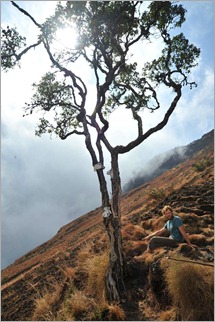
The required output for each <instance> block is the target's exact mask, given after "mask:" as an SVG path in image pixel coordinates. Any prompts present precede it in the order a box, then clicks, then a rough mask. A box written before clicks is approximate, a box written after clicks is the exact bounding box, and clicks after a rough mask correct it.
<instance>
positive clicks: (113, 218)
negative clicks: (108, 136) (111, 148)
mask: <svg viewBox="0 0 215 322" xmlns="http://www.w3.org/2000/svg"><path fill="white" fill-rule="evenodd" d="M111 157H112V160H111V165H112V173H111V183H112V211H111V213H110V215H109V216H108V217H104V224H105V227H106V230H107V234H108V236H109V240H110V255H109V264H108V268H107V272H106V296H107V299H108V301H119V302H120V301H123V300H125V297H126V290H125V285H124V281H123V253H122V237H121V218H120V210H119V201H120V195H121V183H120V175H119V166H118V154H117V153H116V154H115V153H114V154H112V155H111Z"/></svg>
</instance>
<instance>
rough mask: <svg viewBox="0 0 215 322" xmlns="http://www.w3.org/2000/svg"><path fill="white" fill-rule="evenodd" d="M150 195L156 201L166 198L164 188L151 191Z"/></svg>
mask: <svg viewBox="0 0 215 322" xmlns="http://www.w3.org/2000/svg"><path fill="white" fill-rule="evenodd" d="M148 194H149V196H150V197H151V198H153V199H155V200H162V199H164V197H165V196H166V193H165V190H164V189H162V188H154V189H151V190H150V191H149V193H148Z"/></svg>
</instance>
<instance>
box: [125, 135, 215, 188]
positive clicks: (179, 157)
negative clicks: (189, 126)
mask: <svg viewBox="0 0 215 322" xmlns="http://www.w3.org/2000/svg"><path fill="white" fill-rule="evenodd" d="M213 142H214V130H212V131H210V132H208V133H206V134H204V135H203V136H202V137H201V138H200V139H198V140H195V141H193V142H191V143H190V144H188V145H186V146H181V147H177V148H174V149H171V150H169V151H167V152H165V153H162V154H159V155H157V156H155V157H154V158H153V159H151V160H150V161H149V162H148V163H147V164H146V165H145V166H144V168H143V169H141V170H140V171H139V173H138V174H137V175H136V176H135V177H133V178H132V180H130V181H129V182H127V183H126V184H125V186H124V187H123V190H124V192H128V191H129V190H131V189H134V188H137V187H139V186H141V185H143V184H144V183H146V182H149V181H151V180H152V179H154V178H156V177H157V176H159V175H161V174H162V173H164V172H165V171H167V170H170V169H172V168H173V167H175V166H177V165H178V164H180V163H181V162H184V161H186V160H188V159H190V158H192V157H193V156H194V155H195V154H196V153H198V152H199V151H201V150H202V149H204V148H205V147H206V146H210V145H211V144H213Z"/></svg>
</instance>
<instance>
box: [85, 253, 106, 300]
mask: <svg viewBox="0 0 215 322" xmlns="http://www.w3.org/2000/svg"><path fill="white" fill-rule="evenodd" d="M107 265H108V253H106V252H105V253H103V254H101V255H97V254H95V255H93V256H91V257H89V258H87V260H86V261H85V265H84V268H83V269H84V270H85V272H86V273H87V279H86V284H85V292H86V293H87V294H90V295H91V296H92V295H93V296H94V298H96V300H97V301H98V302H99V303H100V304H103V303H104V302H105V274H106V270H107Z"/></svg>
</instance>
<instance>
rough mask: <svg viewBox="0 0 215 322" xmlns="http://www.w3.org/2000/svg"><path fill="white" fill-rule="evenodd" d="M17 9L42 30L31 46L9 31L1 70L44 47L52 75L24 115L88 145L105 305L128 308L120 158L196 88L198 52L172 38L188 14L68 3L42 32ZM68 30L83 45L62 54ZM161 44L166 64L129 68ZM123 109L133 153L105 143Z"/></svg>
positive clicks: (130, 4)
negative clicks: (104, 243)
mask: <svg viewBox="0 0 215 322" xmlns="http://www.w3.org/2000/svg"><path fill="white" fill-rule="evenodd" d="M11 3H12V5H13V6H14V7H16V8H17V9H18V10H19V11H20V12H21V13H22V14H24V15H25V16H27V17H28V18H29V19H30V20H31V21H32V23H34V24H35V25H36V26H37V27H38V40H37V42H36V43H34V44H31V45H30V46H27V45H26V38H25V37H23V36H21V35H20V34H19V32H18V31H17V29H16V28H14V27H13V28H11V27H9V26H8V27H7V28H6V29H3V30H2V50H1V63H2V69H3V70H4V71H6V72H7V71H8V70H9V69H11V68H14V67H15V66H16V65H17V64H19V63H20V60H21V58H22V57H23V56H24V55H25V54H27V53H28V52H29V51H30V50H31V49H32V48H35V47H38V46H40V45H41V46H44V48H45V51H46V53H47V54H48V57H49V59H50V61H51V67H52V69H51V70H49V71H48V72H47V73H46V74H45V75H44V76H43V77H42V79H41V81H40V82H39V83H38V84H36V83H34V84H33V87H34V95H33V97H32V100H31V102H30V103H28V104H27V103H26V106H25V112H26V115H28V114H30V113H32V112H33V111H35V110H40V111H43V116H42V117H41V118H40V120H39V122H40V123H39V125H38V129H37V131H36V134H37V135H39V136H40V135H41V134H43V133H55V134H56V135H57V136H59V137H60V138H61V139H62V140H65V139H66V138H68V137H70V136H71V135H74V134H77V135H81V136H83V138H84V139H85V145H86V148H87V150H88V151H89V153H90V156H91V160H92V165H93V167H94V169H95V171H96V174H97V177H98V181H99V185H100V191H101V199H102V208H103V222H104V226H105V228H106V231H107V234H108V237H109V242H110V257H109V265H108V269H107V274H106V294H107V299H108V300H110V301H120V300H123V299H125V294H126V290H125V285H124V281H123V270H124V256H123V250H122V239H121V229H120V227H121V214H120V196H121V180H120V172H119V164H118V157H119V155H120V154H124V153H127V152H129V151H131V150H132V149H134V148H135V147H137V146H138V145H140V144H141V143H142V142H143V141H144V140H146V139H147V138H148V137H149V136H151V135H152V134H153V133H155V132H157V131H160V130H161V129H163V128H164V127H165V125H166V124H167V123H168V121H169V118H170V116H171V115H172V113H173V111H174V110H175V108H176V106H177V104H178V102H179V100H180V98H181V96H182V88H183V87H184V86H187V85H189V86H190V89H192V87H193V86H196V83H195V82H191V81H190V80H189V75H190V73H191V70H192V68H193V67H195V66H196V65H197V58H198V57H199V55H200V49H198V48H197V47H195V46H194V45H193V44H190V43H189V41H188V40H187V39H186V38H185V36H184V35H183V33H179V34H174V31H175V29H176V28H180V27H181V26H182V24H183V22H184V21H185V13H186V10H185V9H184V8H183V6H182V5H180V4H175V3H173V2H169V1H154V2H150V3H149V5H148V8H147V9H144V4H143V3H142V1H88V2H87V1H67V2H59V3H57V5H56V9H55V13H54V15H53V16H51V17H49V18H47V19H46V20H45V22H44V23H43V24H39V23H38V22H37V21H36V20H35V19H34V18H33V16H32V15H31V14H30V13H29V12H27V11H26V10H24V9H22V8H21V7H20V6H19V5H18V4H17V3H15V2H14V1H11ZM65 26H68V27H70V28H75V29H76V32H77V34H78V42H77V44H76V45H75V47H74V48H65V49H64V50H61V52H56V51H54V49H53V47H54V46H53V43H54V41H55V36H56V33H57V30H58V29H59V28H63V27H65ZM71 36H72V33H71ZM157 40H159V41H162V45H163V49H162V51H161V53H160V54H161V55H160V57H158V58H155V59H153V60H151V61H149V62H145V64H144V65H143V67H142V69H140V68H139V66H138V64H137V62H133V63H132V62H131V60H130V59H129V58H130V53H131V51H132V48H133V47H134V46H135V45H136V44H137V43H138V44H140V45H142V47H143V48H144V49H145V50H147V43H146V41H148V42H153V41H157ZM83 59H84V60H85V61H86V62H87V63H88V64H89V66H90V67H91V69H92V74H93V75H94V79H95V90H96V99H95V102H94V103H93V106H92V104H91V105H90V104H89V102H88V88H87V85H86V82H85V80H84V79H82V78H81V77H79V76H78V75H76V73H75V72H74V66H75V64H77V63H78V62H79V61H82V60H83ZM163 91H169V93H170V94H169V96H170V97H171V102H170V103H169V106H168V108H167V109H166V111H165V113H164V115H163V117H162V119H161V120H160V122H158V124H157V125H156V126H154V127H152V128H150V129H149V130H147V131H146V132H144V131H143V119H142V111H143V110H144V109H148V110H150V111H151V112H154V111H155V110H157V109H160V105H161V101H160V98H159V96H160V93H161V92H163ZM119 107H120V108H126V109H129V110H130V111H131V115H132V116H133V119H134V120H135V122H136V124H137V137H136V138H135V139H134V140H132V141H130V142H128V143H127V145H117V146H113V145H112V144H111V142H110V141H109V140H108V138H107V133H108V130H109V121H108V115H110V113H112V112H114V110H115V109H116V108H119ZM95 134H96V135H95ZM94 138H96V139H95V142H94ZM104 149H106V150H107V151H108V152H109V154H110V158H111V171H110V172H109V174H110V177H111V189H112V198H110V196H109V192H108V188H107V182H106V178H105V174H104V164H105V160H104Z"/></svg>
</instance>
